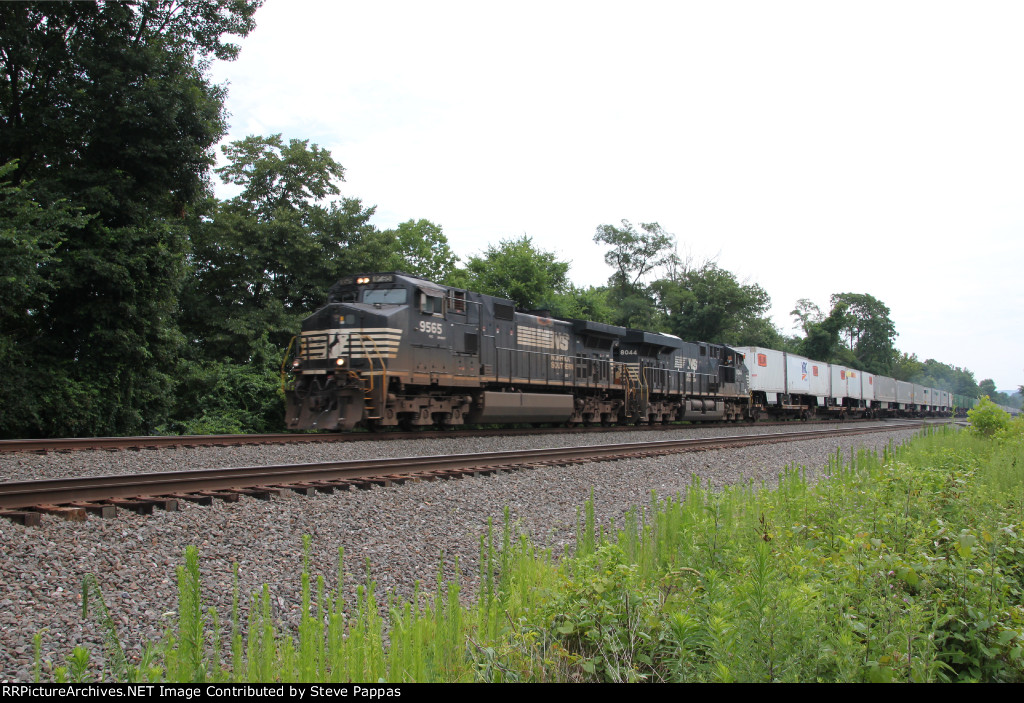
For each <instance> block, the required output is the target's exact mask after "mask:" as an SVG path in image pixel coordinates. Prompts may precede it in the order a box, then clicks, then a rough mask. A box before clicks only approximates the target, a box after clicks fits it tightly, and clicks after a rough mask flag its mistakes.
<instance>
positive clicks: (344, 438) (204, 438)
mask: <svg viewBox="0 0 1024 703" xmlns="http://www.w3.org/2000/svg"><path fill="white" fill-rule="evenodd" d="M945 420H946V419H945V418H941V419H938V420H937V421H938V422H942V421H945ZM830 421H834V418H824V419H822V420H815V421H814V422H815V423H818V422H830ZM907 421H912V420H906V419H900V418H884V419H872V420H853V419H847V420H845V421H844V422H847V423H855V422H907ZM759 424H760V425H761V426H771V425H788V426H792V425H793V423H792V422H761V423H759ZM753 425H754V423H749V422H744V423H740V424H738V425H733V426H740V427H742V426H748V427H749V426H753ZM705 426H711V427H722V426H723V425H722V424H718V423H709V424H705V423H701V424H691V425H681V424H668V425H660V424H657V425H640V426H636V425H612V426H609V427H599V426H592V427H571V428H570V427H534V428H529V429H523V428H503V429H490V430H444V429H435V428H428V429H423V430H418V431H415V432H395V431H384V432H344V433H318V434H297V433H273V434H225V435H151V436H139V437H58V438H54V439H2V440H0V454H4V453H11V452H33V453H46V452H51V451H54V452H69V451H80V450H87V449H108V450H113V449H161V448H165V447H220V446H237V445H244V444H309V443H319V442H359V441H380V440H393V439H414V440H415V439H432V438H437V439H450V438H451V437H488V436H494V435H520V434H567V433H572V432H595V433H599V434H600V433H604V432H621V431H627V430H628V431H634V432H635V431H650V432H657V431H667V430H679V429H689V428H694V427H705Z"/></svg>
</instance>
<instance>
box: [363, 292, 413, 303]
mask: <svg viewBox="0 0 1024 703" xmlns="http://www.w3.org/2000/svg"><path fill="white" fill-rule="evenodd" d="M407 293H408V291H406V289H405V288H386V289H384V290H366V291H363V302H364V303H370V304H373V303H383V304H385V305H402V304H404V303H405V302H406V295H407Z"/></svg>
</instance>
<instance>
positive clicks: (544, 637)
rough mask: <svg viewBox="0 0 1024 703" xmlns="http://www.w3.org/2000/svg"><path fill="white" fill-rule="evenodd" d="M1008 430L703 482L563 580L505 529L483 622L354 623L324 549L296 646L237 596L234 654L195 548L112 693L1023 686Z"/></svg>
mask: <svg viewBox="0 0 1024 703" xmlns="http://www.w3.org/2000/svg"><path fill="white" fill-rule="evenodd" d="M982 405H983V406H985V404H984V403H983V404H982ZM979 412H980V413H988V410H987V409H985V408H984V407H983V408H981V409H979ZM976 417H980V415H976ZM976 422H977V420H976ZM998 424H999V428H998V429H997V430H995V431H992V432H990V431H988V428H987V427H983V426H982V425H981V424H980V423H979V425H978V426H977V430H978V431H977V432H959V433H958V432H955V431H954V430H952V429H949V428H944V429H942V430H941V431H938V432H934V431H933V432H932V433H931V434H930V435H926V436H922V437H920V438H918V439H916V440H914V441H913V442H911V443H910V444H909V445H907V446H904V447H900V448H890V449H888V450H887V451H885V452H884V455H883V456H881V457H878V456H876V455H873V454H867V453H864V452H859V453H857V454H855V455H852V456H850V457H849V458H844V457H842V456H839V455H837V456H835V457H834V459H833V460H831V461H830V462H829V464H828V465H827V466H826V467H825V469H824V475H823V476H822V477H820V479H819V480H815V481H812V480H811V479H810V478H809V476H808V473H807V471H806V470H804V469H802V468H799V467H794V468H791V469H788V470H786V471H784V472H783V473H782V475H781V476H780V479H779V484H778V486H777V487H772V488H768V487H764V486H754V485H740V486H732V487H728V488H725V489H723V490H721V491H715V490H712V489H710V488H709V487H706V486H702V485H700V484H699V483H698V482H694V484H693V485H692V486H691V488H690V489H689V490H687V491H686V493H685V495H679V496H675V497H673V498H666V499H662V498H658V497H657V496H653V495H652V498H651V502H650V504H649V505H648V506H646V508H644V509H639V510H636V511H633V512H631V513H629V514H627V515H626V516H625V519H624V520H623V521H622V524H621V525H619V526H615V525H611V526H607V527H600V526H598V525H597V524H596V521H595V519H594V510H593V503H592V502H588V504H587V505H586V507H585V508H584V510H583V511H582V514H581V515H580V516H579V527H578V535H577V540H576V546H575V551H574V552H573V553H571V554H570V553H566V554H564V555H561V558H558V559H556V558H555V557H556V555H553V554H552V553H551V552H550V551H544V550H541V549H539V548H537V547H536V546H534V545H533V544H532V543H531V541H530V540H529V539H528V538H527V537H526V536H519V537H515V536H514V534H513V532H514V528H513V526H512V525H511V524H509V519H508V514H507V513H506V518H505V526H504V533H503V535H502V537H501V539H500V544H499V543H498V542H497V541H496V540H495V538H494V535H493V531H492V530H491V529H488V531H487V534H486V535H485V536H484V537H482V538H481V558H480V563H481V565H482V566H481V575H480V583H481V586H480V589H479V592H478V593H477V594H476V596H475V600H472V601H471V600H470V599H469V598H465V597H463V596H464V594H461V593H460V591H459V588H458V585H457V577H458V574H457V573H456V574H454V575H453V576H452V579H451V580H447V581H446V580H445V579H444V578H443V577H442V575H441V574H439V575H438V580H437V582H436V584H435V586H434V588H433V593H432V594H429V595H428V594H427V593H426V592H425V591H421V590H419V589H417V593H416V594H415V596H414V597H413V599H412V600H411V601H410V602H399V601H397V600H394V599H390V598H389V599H388V600H387V601H386V602H385V603H381V602H380V600H379V598H378V595H377V593H376V590H375V586H374V583H373V581H372V580H369V578H368V579H367V581H366V582H365V583H364V584H362V585H361V586H360V587H359V588H358V590H357V597H356V599H355V603H354V604H346V603H345V602H344V601H343V599H342V598H341V596H340V595H339V594H340V593H341V590H342V589H341V584H342V583H343V581H344V574H343V570H342V567H341V563H342V556H343V555H342V554H341V553H340V552H339V557H338V558H339V567H338V577H337V579H338V584H339V588H338V590H337V591H333V592H331V591H329V590H328V589H327V588H326V587H325V581H324V579H323V578H322V577H319V578H317V579H316V580H315V582H314V580H313V579H312V578H311V576H310V564H309V558H308V553H309V542H308V540H307V542H306V554H307V556H306V558H305V559H304V560H303V564H302V568H301V571H302V577H301V578H302V583H301V586H302V603H301V612H302V614H303V616H302V622H301V624H300V626H299V630H298V632H297V633H296V632H285V631H281V630H280V629H279V628H278V626H277V625H276V623H275V621H274V617H273V609H272V605H271V603H272V599H271V596H270V591H269V589H268V588H267V587H264V588H263V590H262V591H261V592H259V593H256V594H253V595H252V596H251V601H250V608H249V612H250V618H249V621H248V623H244V624H243V623H241V622H240V621H239V620H240V618H239V607H238V598H239V595H238V593H237V587H236V591H235V606H234V608H233V610H232V614H231V617H230V633H222V632H220V627H219V624H218V623H219V620H218V616H217V614H216V613H213V612H206V611H204V610H203V608H202V605H201V599H200V590H199V583H200V579H199V574H200V566H199V559H198V555H197V553H196V550H195V549H194V548H192V547H190V548H189V549H188V550H186V554H185V565H184V566H183V567H180V568H179V592H180V601H179V604H178V611H177V617H178V622H177V626H176V628H175V629H174V630H173V631H172V632H169V633H168V635H167V638H166V639H165V641H164V642H163V643H161V644H159V645H158V646H155V647H151V648H149V649H148V650H147V654H146V655H145V656H144V657H143V661H142V663H141V664H138V665H134V664H133V665H128V664H127V663H125V662H124V658H123V653H122V649H121V648H120V645H119V644H118V643H117V642H116V641H114V642H113V643H109V645H108V646H110V647H112V649H111V653H110V656H109V659H110V661H112V662H113V666H114V669H113V670H112V671H110V672H109V675H111V676H113V677H115V678H118V679H122V678H127V679H131V680H150V681H156V680H160V681H162V680H167V681H285V682H288V681H321V682H326V681H331V682H335V681H389V682H404V681H500V682H509V681H761V682H764V681H844V682H845V681H1018V682H1019V681H1022V680H1024V607H1022V606H1021V602H1022V596H1024V558H1022V557H1024V512H1022V508H1021V506H1022V505H1024V421H1022V420H1020V419H1017V420H1013V421H1010V420H1009V419H1005V420H1004V419H1000V420H999V421H998ZM236 583H237V580H236ZM87 586H89V583H88V582H87ZM101 612H102V613H105V611H101ZM382 613H386V618H385V617H382ZM101 617H109V615H106V616H101ZM222 641H224V642H227V643H228V645H227V648H226V649H225V648H224V647H222V644H221V643H222ZM83 662H84V664H83ZM118 662H121V663H118ZM87 663H88V653H87V652H85V651H84V650H82V651H77V652H76V653H75V654H74V655H73V656H72V657H71V660H70V661H69V663H68V665H67V666H66V667H61V668H58V669H56V670H55V671H54V674H53V675H54V676H55V677H56V678H57V679H58V680H68V679H77V680H81V677H83V676H85V675H87V674H86V673H85V672H87V671H88V667H87V666H85V665H87ZM43 669H44V667H42V666H39V667H38V670H39V671H40V672H42V671H43ZM40 675H41V674H40Z"/></svg>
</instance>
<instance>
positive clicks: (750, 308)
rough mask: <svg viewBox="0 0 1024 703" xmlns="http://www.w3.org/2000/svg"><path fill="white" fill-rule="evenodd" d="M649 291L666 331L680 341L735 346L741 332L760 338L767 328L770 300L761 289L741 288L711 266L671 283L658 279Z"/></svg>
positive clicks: (694, 270) (745, 286)
mask: <svg viewBox="0 0 1024 703" xmlns="http://www.w3.org/2000/svg"><path fill="white" fill-rule="evenodd" d="M651 288H652V289H653V291H654V293H655V297H656V299H657V300H658V303H659V306H660V308H661V310H662V312H663V313H664V315H665V317H666V319H667V322H668V328H669V331H671V332H672V334H675V335H677V336H679V337H682V338H683V339H689V340H701V341H705V342H720V343H727V344H739V343H741V339H740V337H741V330H744V329H746V331H747V333H748V334H749V335H751V336H761V335H764V334H765V333H766V332H767V329H766V328H765V327H764V325H765V323H767V324H768V325H769V326H770V322H767V321H766V320H765V318H764V315H765V313H766V312H767V311H768V308H769V307H770V305H771V299H770V298H769V297H768V294H767V293H766V292H765V291H764V289H763V288H761V287H760V286H759V285H757V284H741V283H740V282H739V281H738V280H736V277H735V276H734V275H733V274H732V273H730V272H729V271H726V270H725V269H722V268H720V267H719V266H718V265H717V264H715V263H713V262H705V263H704V264H703V265H702V266H700V267H699V268H696V269H690V270H687V271H684V272H683V273H681V274H677V276H676V277H675V279H668V278H665V279H659V280H657V281H655V282H654V283H653V284H652V285H651ZM759 326H760V328H761V329H759V330H757V331H756V332H755V328H756V327H759ZM772 329H774V327H772ZM776 334H777V333H776Z"/></svg>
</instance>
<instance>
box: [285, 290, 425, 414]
mask: <svg viewBox="0 0 1024 703" xmlns="http://www.w3.org/2000/svg"><path fill="white" fill-rule="evenodd" d="M416 299H417V289H416V287H415V285H414V284H413V283H412V282H411V281H410V280H409V278H408V277H406V276H404V275H402V274H397V273H386V274H374V275H372V276H349V277H346V278H342V279H341V280H339V281H338V282H337V283H335V284H334V286H332V287H331V289H330V292H329V293H328V301H327V305H325V306H324V307H323V308H321V309H320V310H318V311H317V312H315V313H313V314H312V315H310V316H309V317H307V318H306V319H305V320H303V321H302V331H301V333H300V334H299V348H298V351H297V353H296V356H295V359H294V361H293V362H292V371H293V373H294V374H295V384H294V388H293V389H291V390H288V391H286V393H285V399H286V404H287V424H288V427H289V428H290V429H328V430H333V429H343V430H350V429H352V428H353V427H355V425H356V424H357V423H359V422H361V421H362V420H363V419H364V418H365V416H367V415H368V414H369V415H371V416H372V413H373V412H374V411H375V410H376V409H378V408H380V407H381V406H382V405H383V403H384V401H385V397H384V396H385V390H386V382H387V372H388V368H389V366H390V365H391V364H392V363H393V360H394V359H395V358H396V357H397V356H398V352H399V347H400V344H401V340H402V333H403V330H404V329H405V328H406V327H407V322H408V317H409V309H410V302H411V301H415V300H416Z"/></svg>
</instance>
